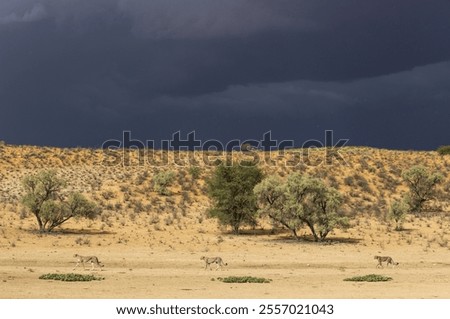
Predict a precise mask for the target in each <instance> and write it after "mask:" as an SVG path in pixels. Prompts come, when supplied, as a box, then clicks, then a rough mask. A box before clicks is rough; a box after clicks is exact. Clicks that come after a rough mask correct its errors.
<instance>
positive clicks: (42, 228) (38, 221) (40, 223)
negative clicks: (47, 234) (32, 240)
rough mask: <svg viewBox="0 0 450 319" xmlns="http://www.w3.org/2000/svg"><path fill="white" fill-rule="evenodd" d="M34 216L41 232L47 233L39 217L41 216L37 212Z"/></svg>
mask: <svg viewBox="0 0 450 319" xmlns="http://www.w3.org/2000/svg"><path fill="white" fill-rule="evenodd" d="M33 214H34V216H36V220H37V223H38V226H39V231H40V232H41V233H43V232H44V231H45V227H44V224H43V223H42V219H41V217H39V214H38V213H36V212H33Z"/></svg>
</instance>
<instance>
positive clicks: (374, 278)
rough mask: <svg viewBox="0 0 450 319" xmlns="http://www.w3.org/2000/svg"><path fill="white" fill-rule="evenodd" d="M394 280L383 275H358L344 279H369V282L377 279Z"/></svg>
mask: <svg viewBox="0 0 450 319" xmlns="http://www.w3.org/2000/svg"><path fill="white" fill-rule="evenodd" d="M389 280H392V278H391V277H387V276H382V275H375V274H370V275H365V276H356V277H351V278H345V279H344V281H367V282H376V281H389Z"/></svg>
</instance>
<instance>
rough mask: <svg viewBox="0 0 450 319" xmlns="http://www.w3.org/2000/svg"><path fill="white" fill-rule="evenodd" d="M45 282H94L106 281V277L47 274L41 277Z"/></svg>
mask: <svg viewBox="0 0 450 319" xmlns="http://www.w3.org/2000/svg"><path fill="white" fill-rule="evenodd" d="M39 279H44V280H61V281H92V280H104V279H105V278H104V277H98V276H94V275H81V274H45V275H42V276H40V277H39Z"/></svg>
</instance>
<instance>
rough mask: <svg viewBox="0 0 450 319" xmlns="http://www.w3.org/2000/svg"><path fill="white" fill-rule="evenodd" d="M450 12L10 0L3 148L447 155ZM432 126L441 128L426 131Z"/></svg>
mask: <svg viewBox="0 0 450 319" xmlns="http://www.w3.org/2000/svg"><path fill="white" fill-rule="evenodd" d="M449 12H450V3H449V2H448V1H440V0H436V1H432V2H428V1H419V0H399V1H395V2H394V1H388V0H378V1H375V0H374V1H356V0H341V1H326V0H279V1H270V0H228V1H221V0H185V1H171V0H151V1H150V0H70V1H69V0H41V1H35V0H3V1H1V2H0V48H1V50H0V108H1V110H2V116H1V117H0V135H1V136H0V139H1V138H3V139H6V140H8V141H11V142H17V143H34V144H56V145H78V144H80V145H99V144H100V143H101V141H103V140H104V139H107V138H110V137H116V136H118V135H119V136H120V133H121V131H122V130H123V129H131V130H132V131H133V133H135V134H136V135H139V137H141V138H166V137H168V136H170V134H171V133H172V132H174V131H177V130H179V129H183V130H192V129H196V130H197V131H199V132H204V133H203V134H204V136H205V137H216V138H234V137H243V136H245V137H252V135H255V134H261V133H262V132H263V131H265V130H268V129H271V130H273V131H274V132H276V131H279V132H280V135H282V136H283V138H296V139H298V140H299V141H300V142H301V140H302V139H304V138H308V137H315V136H316V135H318V134H320V131H321V130H323V129H333V128H334V129H336V130H340V131H341V132H342V133H343V134H347V135H348V136H346V137H349V138H350V139H351V140H352V139H353V140H355V141H356V142H357V143H358V144H374V145H377V146H389V147H414V145H416V146H417V147H420V148H427V147H428V148H429V147H434V146H435V145H436V143H438V142H439V143H444V142H445V138H446V137H444V134H445V133H442V131H440V130H441V129H442V128H443V127H442V121H443V120H442V119H443V118H445V116H446V115H447V114H448V111H446V109H445V107H444V105H445V103H447V102H448V94H447V93H446V92H447V91H446V89H445V88H446V87H448V84H449V83H448V82H447V81H446V77H445V76H443V72H448V71H449V70H448V64H447V63H446V62H445V61H449V60H450V41H448V39H447V38H448V34H449V31H450V22H449V20H448V13H449ZM440 62H442V63H440ZM442 70H444V71H442ZM445 74H448V73H445ZM412 92H413V93H414V94H412ZM369 114H370V116H369ZM443 115H445V116H444V117H443ZM305 119H306V120H305ZM400 119H401V120H402V121H401V123H403V124H404V126H405V127H404V128H405V130H404V131H403V132H404V133H397V134H396V135H395V136H393V134H391V133H395V132H399V130H397V129H394V128H395V125H396V124H395V122H394V121H397V120H400ZM424 119H426V120H427V121H432V122H433V128H432V129H431V130H427V131H426V134H425V133H420V132H417V130H413V127H415V126H417V123H419V122H421V123H423V120H424ZM299 121H300V123H302V124H301V125H299V124H298V123H299ZM377 121H379V123H380V124H381V123H384V124H385V125H387V124H386V123H388V124H389V127H388V128H385V129H384V130H382V132H381V133H380V132H377V127H376V125H374V123H377ZM430 123H431V122H430ZM364 132H366V133H365V134H363V133H364ZM383 132H384V133H383ZM425 136H426V137H425ZM411 137H413V139H416V141H417V144H414V141H411ZM365 138H367V142H365ZM408 138H409V139H408ZM427 139H433V141H432V142H427Z"/></svg>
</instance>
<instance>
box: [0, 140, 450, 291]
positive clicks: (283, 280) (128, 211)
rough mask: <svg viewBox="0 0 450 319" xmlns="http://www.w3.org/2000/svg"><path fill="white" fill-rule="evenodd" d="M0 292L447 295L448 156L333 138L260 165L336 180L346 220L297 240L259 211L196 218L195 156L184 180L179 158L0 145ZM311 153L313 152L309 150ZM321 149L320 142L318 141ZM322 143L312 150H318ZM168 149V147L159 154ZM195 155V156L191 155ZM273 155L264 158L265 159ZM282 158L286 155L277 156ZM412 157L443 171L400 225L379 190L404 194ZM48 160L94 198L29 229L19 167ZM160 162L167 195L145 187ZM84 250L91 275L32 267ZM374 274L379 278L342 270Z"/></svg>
mask: <svg viewBox="0 0 450 319" xmlns="http://www.w3.org/2000/svg"><path fill="white" fill-rule="evenodd" d="M0 151H1V152H0V153H1V154H0V155H1V157H0V250H1V254H0V298H450V245H449V240H450V213H449V210H450V209H449V201H448V192H449V190H450V177H449V176H450V159H449V158H448V157H442V156H439V155H437V154H436V153H435V152H411V151H388V150H377V149H368V148H349V149H344V150H343V155H344V158H345V163H343V164H342V163H338V164H339V165H334V166H328V167H327V166H323V165H311V160H314V158H312V159H311V158H308V160H309V162H305V163H303V164H301V165H300V166H296V167H289V166H288V165H282V164H283V163H275V165H271V166H270V165H266V166H263V167H262V168H263V170H264V172H265V173H266V174H277V175H279V176H281V177H285V176H288V174H289V173H290V172H292V171H294V170H295V171H300V170H301V171H302V172H305V173H308V174H310V175H314V176H318V177H320V178H323V179H324V180H326V181H327V183H329V184H330V185H333V186H334V187H336V188H338V190H339V191H340V192H341V193H342V194H344V196H345V198H346V203H347V204H346V209H347V211H348V212H349V213H350V214H351V216H352V219H351V228H349V229H348V230H336V231H334V232H332V233H331V234H330V235H329V242H327V243H324V244H318V243H314V242H311V241H310V240H309V239H310V237H309V236H308V231H307V230H306V229H302V230H300V231H299V234H300V236H302V238H303V240H302V241H296V240H293V239H292V237H291V236H290V234H289V233H288V232H284V231H282V230H279V229H278V230H276V231H275V232H273V231H272V226H271V225H269V224H268V223H264V222H261V224H260V225H259V226H258V227H257V228H256V229H255V230H247V231H246V232H245V233H244V234H241V235H239V236H235V235H232V234H230V233H229V229H228V230H227V229H223V228H221V227H218V225H217V222H216V221H215V220H212V219H208V218H206V212H207V210H208V207H209V205H210V204H209V201H208V198H207V197H206V196H205V187H204V180H203V179H204V177H205V176H208V174H210V173H211V170H212V168H211V167H207V166H204V167H201V168H202V177H201V179H200V180H193V178H192V177H190V175H189V171H188V169H187V167H179V166H176V165H172V166H170V167H162V168H161V167H156V168H155V167H141V166H139V165H138V166H133V165H131V166H129V167H123V166H108V165H106V166H105V165H104V163H102V160H101V152H99V151H96V150H89V149H55V148H37V147H21V146H3V147H2V149H1V150H0ZM316 152H317V153H316V154H317V155H318V158H320V156H322V155H323V152H322V151H320V150H318V151H316ZM320 152H322V153H320ZM321 154H322V155H321ZM170 156H173V154H169V157H170ZM201 159H202V158H201V156H200V157H198V158H195V160H196V161H197V162H199V163H200V164H201ZM277 159H278V157H276V158H275V159H274V160H277ZM284 164H286V162H285V163H284ZM416 164H422V165H426V166H427V167H429V168H430V169H436V170H438V171H440V172H441V173H442V174H443V175H444V178H445V180H444V183H443V184H442V186H441V191H442V193H443V194H444V195H443V196H442V198H441V201H440V202H437V203H434V204H436V205H435V207H437V208H440V209H439V210H436V212H434V213H430V212H427V213H425V214H423V215H421V216H414V215H408V217H407V219H406V222H405V224H404V228H405V230H404V231H394V225H393V222H392V221H390V220H388V219H387V218H386V212H387V210H388V204H389V201H391V200H392V198H398V197H399V195H400V194H404V193H405V191H406V187H405V185H404V184H402V181H401V172H402V170H403V169H405V168H408V167H411V166H412V165H416ZM48 168H54V169H56V170H57V171H58V172H59V173H60V174H61V175H62V176H64V177H65V178H67V179H68V181H69V189H71V190H79V191H82V192H83V193H84V194H86V195H87V196H89V197H90V198H91V199H92V200H94V201H95V202H96V203H98V204H99V205H100V206H101V207H102V210H103V211H102V214H101V216H99V218H97V219H96V220H94V221H89V220H83V219H80V220H70V221H68V222H67V223H65V224H64V225H63V226H62V227H61V228H58V229H56V230H55V232H54V233H52V234H47V235H44V234H39V233H37V232H36V221H35V219H34V216H32V215H31V214H30V213H29V212H26V210H24V208H23V207H22V206H21V205H20V197H21V196H22V195H23V189H22V188H21V183H20V181H21V179H22V178H23V177H24V176H26V175H28V174H32V173H35V172H37V171H39V170H42V169H48ZM161 169H164V170H173V171H175V172H176V173H177V175H176V176H177V181H176V183H175V184H174V185H173V186H172V187H171V192H172V195H171V196H158V195H157V194H156V193H155V192H154V191H152V189H151V181H152V176H153V175H154V174H156V172H157V171H160V170H161ZM75 253H77V254H80V255H96V256H98V258H99V259H100V260H101V261H102V262H103V263H104V265H105V267H104V268H103V271H101V272H100V271H98V270H95V271H91V270H83V269H82V267H79V268H78V269H77V270H76V271H75V272H77V273H83V274H90V273H94V274H96V275H100V276H103V277H104V278H105V279H104V280H102V281H93V282H59V281H47V280H40V279H38V278H39V276H40V275H42V274H46V273H71V272H72V268H73V267H74V265H75V258H73V255H74V254H75ZM202 255H206V256H211V257H212V256H221V257H222V258H223V259H224V260H225V262H227V263H228V266H227V267H225V269H224V270H219V271H214V270H213V271H209V270H204V263H203V262H202V261H201V260H200V257H201V256H202ZM374 255H389V256H392V257H393V258H394V259H395V261H397V262H399V263H400V265H399V266H398V267H396V268H391V267H385V268H383V269H377V268H376V261H375V260H374V259H373V256H374ZM372 273H375V274H382V275H386V276H390V277H392V278H393V280H392V281H388V282H377V283H360V282H358V283H357V282H347V281H343V280H344V279H345V278H348V277H353V276H357V275H367V274H372ZM226 276H256V277H264V278H267V279H271V280H272V281H271V282H270V283H266V284H227V283H223V282H221V281H219V280H218V279H217V278H218V277H226Z"/></svg>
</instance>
